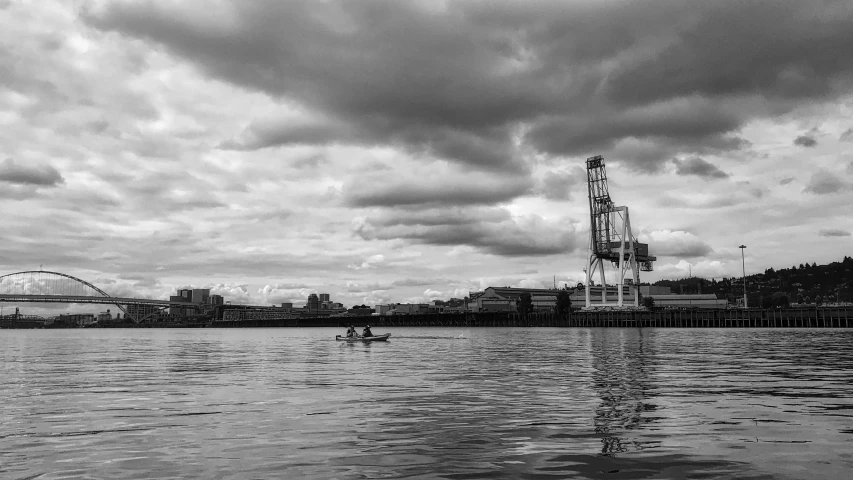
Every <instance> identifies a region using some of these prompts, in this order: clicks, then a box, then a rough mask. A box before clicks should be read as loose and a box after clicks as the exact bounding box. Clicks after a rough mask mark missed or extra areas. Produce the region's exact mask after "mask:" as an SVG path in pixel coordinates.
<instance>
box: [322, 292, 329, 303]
mask: <svg viewBox="0 0 853 480" xmlns="http://www.w3.org/2000/svg"><path fill="white" fill-rule="evenodd" d="M328 301H329V294H328V293H321V294H320V303H323V302H328Z"/></svg>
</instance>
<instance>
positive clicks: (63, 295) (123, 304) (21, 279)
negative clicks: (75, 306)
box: [0, 270, 199, 323]
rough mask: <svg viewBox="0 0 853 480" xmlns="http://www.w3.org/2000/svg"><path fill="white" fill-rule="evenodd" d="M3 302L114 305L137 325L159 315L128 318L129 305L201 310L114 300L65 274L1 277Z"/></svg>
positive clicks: (138, 300) (142, 300)
mask: <svg viewBox="0 0 853 480" xmlns="http://www.w3.org/2000/svg"><path fill="white" fill-rule="evenodd" d="M0 302H15V303H19V302H30V303H91V304H100V305H115V306H116V307H118V308H119V310H121V311H122V312H123V313H124V314H125V317H126V318H130V319H132V320H133V321H134V322H137V323H138V322H141V321H142V320H144V319H145V318H147V317H149V316H152V315H155V314H156V313H157V312H154V313H149V314H146V315H133V314H129V313H128V309H127V307H128V306H130V305H134V306H153V307H159V308H158V311H159V310H162V309H165V308H168V307H172V306H179V307H182V308H191V309H192V308H194V309H198V308H199V306H198V305H195V304H192V303H187V302H172V301H169V300H154V299H145V298H129V297H113V296H111V295H110V294H108V293H107V292H105V291H103V290H101V289H100V288H98V287H96V286H94V285H92V284H91V283H89V282H87V281H85V280H81V279H79V278H77V277H73V276H71V275H68V274H65V273H59V272H50V271H45V270H28V271H24V272H16V273H9V274H6V275H2V276H0ZM137 317H138V318H137Z"/></svg>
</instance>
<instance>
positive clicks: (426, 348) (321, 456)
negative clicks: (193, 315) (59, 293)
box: [0, 328, 853, 479]
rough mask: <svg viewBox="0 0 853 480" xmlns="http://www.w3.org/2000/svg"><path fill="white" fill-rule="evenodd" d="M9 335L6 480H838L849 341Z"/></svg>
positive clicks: (529, 333)
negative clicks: (347, 339)
mask: <svg viewBox="0 0 853 480" xmlns="http://www.w3.org/2000/svg"><path fill="white" fill-rule="evenodd" d="M386 332H390V333H392V337H391V340H390V341H389V342H388V343H373V344H346V343H344V342H336V341H335V340H334V335H335V334H338V333H340V334H343V333H344V332H343V329H342V330H341V331H337V330H330V329H320V328H317V329H285V328H280V329H173V330H172V329H164V330H156V329H129V330H128V329H123V330H99V329H87V330H0V364H2V367H3V368H2V371H0V412H2V415H0V478H3V479H36V478H37V479H69V478H81V479H91V478H102V479H131V478H133V479H147V478H169V479H171V478H204V479H208V478H209V479H244V478H317V479H327V478H341V479H348V478H353V479H356V478H358V479H361V478H456V479H469V478H596V479H634V478H654V479H668V478H732V479H734V478H737V479H743V478H756V479H757V478H782V479H784V478H803V479H806V478H809V479H811V478H850V475H851V474H850V472H851V471H853V396H851V393H853V387H851V385H853V331H850V330H802V329H800V330H705V329H702V330H692V329H691V330H677V329H642V330H640V329H545V328H536V329H486V328H482V329H464V328H457V329H440V328H421V329H417V328H388V329H382V331H381V332H380V331H379V329H377V330H375V333H386Z"/></svg>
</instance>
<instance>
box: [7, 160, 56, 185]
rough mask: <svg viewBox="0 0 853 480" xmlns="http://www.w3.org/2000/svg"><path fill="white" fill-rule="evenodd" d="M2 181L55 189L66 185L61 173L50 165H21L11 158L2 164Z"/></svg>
mask: <svg viewBox="0 0 853 480" xmlns="http://www.w3.org/2000/svg"><path fill="white" fill-rule="evenodd" d="M0 181H3V182H7V183H12V184H15V185H32V186H37V187H53V186H56V185H59V184H62V183H65V179H63V178H62V175H61V174H60V173H59V171H58V170H56V169H55V168H53V167H52V166H50V165H21V164H18V163H16V162H15V161H14V160H12V159H11V158H7V159H6V160H4V161H3V163H2V164H0Z"/></svg>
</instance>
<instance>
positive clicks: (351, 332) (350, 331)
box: [347, 325, 358, 338]
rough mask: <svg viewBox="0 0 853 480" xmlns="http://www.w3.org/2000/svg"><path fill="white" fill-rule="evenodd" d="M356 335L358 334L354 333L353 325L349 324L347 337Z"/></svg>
mask: <svg viewBox="0 0 853 480" xmlns="http://www.w3.org/2000/svg"><path fill="white" fill-rule="evenodd" d="M357 336H358V334H357V333H355V325H350V326H349V329H347V337H349V338H352V337H357Z"/></svg>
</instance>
